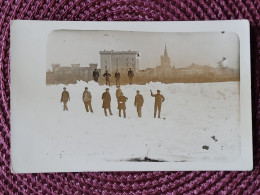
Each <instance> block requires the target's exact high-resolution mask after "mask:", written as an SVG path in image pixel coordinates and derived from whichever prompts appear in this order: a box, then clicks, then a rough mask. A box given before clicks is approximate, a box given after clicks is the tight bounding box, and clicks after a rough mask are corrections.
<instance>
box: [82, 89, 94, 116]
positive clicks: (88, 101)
mask: <svg viewBox="0 0 260 195" xmlns="http://www.w3.org/2000/svg"><path fill="white" fill-rule="evenodd" d="M91 99H92V96H91V93H90V92H89V91H88V88H87V87H85V91H84V92H83V95H82V100H83V102H84V104H85V109H86V111H87V112H89V110H90V112H93V109H92V105H91Z"/></svg>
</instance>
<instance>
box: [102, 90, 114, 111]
mask: <svg viewBox="0 0 260 195" xmlns="http://www.w3.org/2000/svg"><path fill="white" fill-rule="evenodd" d="M102 100H103V105H102V108H104V112H105V115H106V116H107V109H108V110H109V114H110V115H113V114H112V112H111V105H110V103H111V96H110V93H109V89H108V88H106V92H104V93H103V94H102Z"/></svg>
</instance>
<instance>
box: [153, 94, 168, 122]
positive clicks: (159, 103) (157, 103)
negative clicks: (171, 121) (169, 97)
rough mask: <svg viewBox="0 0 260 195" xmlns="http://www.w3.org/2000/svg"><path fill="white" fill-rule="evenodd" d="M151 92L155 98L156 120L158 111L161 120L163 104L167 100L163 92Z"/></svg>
mask: <svg viewBox="0 0 260 195" xmlns="http://www.w3.org/2000/svg"><path fill="white" fill-rule="evenodd" d="M150 91H151V96H152V97H155V103H154V118H155V117H156V112H157V110H158V118H160V115H161V107H162V102H164V100H165V98H164V97H163V95H161V94H160V93H161V91H160V90H157V94H153V92H152V90H150Z"/></svg>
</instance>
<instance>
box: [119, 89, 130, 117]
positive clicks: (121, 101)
mask: <svg viewBox="0 0 260 195" xmlns="http://www.w3.org/2000/svg"><path fill="white" fill-rule="evenodd" d="M127 100H128V98H127V97H125V96H124V94H123V92H121V94H120V96H119V98H118V110H119V117H121V110H123V114H124V118H126V112H125V110H126V106H125V103H126V101H127Z"/></svg>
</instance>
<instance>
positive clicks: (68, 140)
mask: <svg viewBox="0 0 260 195" xmlns="http://www.w3.org/2000/svg"><path fill="white" fill-rule="evenodd" d="M63 87H64V85H52V86H46V90H47V93H46V94H45V95H44V96H45V97H44V98H45V102H44V103H43V104H42V105H37V106H38V107H43V109H44V110H45V112H41V113H37V109H36V110H35V112H36V113H37V116H41V117H42V120H43V121H45V122H44V126H43V128H44V129H45V131H41V132H40V134H41V136H42V138H43V139H44V140H48V142H49V143H50V144H49V145H46V146H45V148H44V149H43V150H42V152H44V153H46V155H48V156H49V157H52V158H74V159H81V160H82V159H83V160H85V161H92V160H98V161H99V160H107V161H134V160H135V159H139V160H140V159H141V160H142V159H145V157H146V159H147V158H149V159H151V160H155V161H156V160H159V161H186V162H191V161H202V160H203V161H214V162H216V161H223V162H226V161H231V160H234V159H235V158H237V157H238V156H239V154H240V135H239V134H240V119H239V112H240V108H239V82H223V83H192V84H184V83H174V84H162V83H148V84H146V85H125V86H121V89H122V91H123V93H124V95H125V96H126V97H128V101H127V102H126V114H127V118H126V119H124V118H119V117H118V110H117V102H116V96H115V91H116V87H115V86H111V87H110V94H111V97H112V102H111V104H112V106H111V108H112V112H113V116H108V117H106V116H105V115H104V111H103V109H102V99H101V96H102V93H103V92H104V91H105V88H107V86H104V85H103V86H99V85H98V84H97V83H95V82H92V81H91V82H89V83H85V82H83V81H79V82H78V83H77V84H76V85H68V86H66V87H67V90H68V91H69V93H70V98H71V100H70V102H68V109H69V111H63V105H62V103H60V98H61V93H62V90H63ZM85 87H88V88H89V91H90V92H91V94H92V97H93V99H92V107H93V110H94V113H87V112H86V111H85V108H84V103H83V101H82V93H83V91H84V88H85ZM150 89H151V90H153V92H154V93H156V90H157V89H160V90H161V94H162V95H164V97H165V102H164V103H163V105H162V113H161V119H158V118H156V119H154V118H153V109H154V98H153V97H151V95H150ZM136 90H140V92H141V94H142V95H143V97H144V105H143V108H142V115H143V117H142V118H138V117H137V112H136V108H135V107H134V97H135V95H136ZM39 110H42V109H39ZM53 145H55V146H56V147H53ZM205 146H208V147H205Z"/></svg>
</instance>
